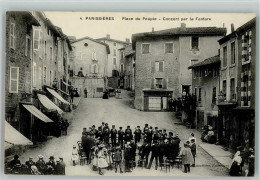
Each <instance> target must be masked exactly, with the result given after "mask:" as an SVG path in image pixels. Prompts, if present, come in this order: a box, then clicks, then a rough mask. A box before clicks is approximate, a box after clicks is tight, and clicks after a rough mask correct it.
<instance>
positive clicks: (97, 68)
mask: <svg viewBox="0 0 260 180" xmlns="http://www.w3.org/2000/svg"><path fill="white" fill-rule="evenodd" d="M98 70H99V67H98V64H97V65H96V71H97V72H96V73H98Z"/></svg>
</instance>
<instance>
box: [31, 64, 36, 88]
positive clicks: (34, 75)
mask: <svg viewBox="0 0 260 180" xmlns="http://www.w3.org/2000/svg"><path fill="white" fill-rule="evenodd" d="M32 78H33V87H36V63H35V62H34V63H33V77H32Z"/></svg>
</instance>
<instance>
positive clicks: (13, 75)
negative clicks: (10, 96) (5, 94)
mask: <svg viewBox="0 0 260 180" xmlns="http://www.w3.org/2000/svg"><path fill="white" fill-rule="evenodd" d="M18 84H19V67H10V84H9V93H18Z"/></svg>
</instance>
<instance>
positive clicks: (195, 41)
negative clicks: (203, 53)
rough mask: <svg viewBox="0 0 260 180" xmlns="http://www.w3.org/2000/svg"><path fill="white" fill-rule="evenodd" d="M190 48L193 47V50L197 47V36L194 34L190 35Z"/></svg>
mask: <svg viewBox="0 0 260 180" xmlns="http://www.w3.org/2000/svg"><path fill="white" fill-rule="evenodd" d="M191 49H195V50H198V49H199V37H196V36H193V37H191Z"/></svg>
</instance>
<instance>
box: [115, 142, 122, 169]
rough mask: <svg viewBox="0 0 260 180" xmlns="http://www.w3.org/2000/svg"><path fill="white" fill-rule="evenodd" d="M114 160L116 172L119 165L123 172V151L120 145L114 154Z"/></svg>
mask: <svg viewBox="0 0 260 180" xmlns="http://www.w3.org/2000/svg"><path fill="white" fill-rule="evenodd" d="M114 161H115V168H116V171H115V172H116V173H117V168H118V166H119V168H120V173H123V171H122V151H121V148H120V146H119V147H117V148H116V152H115V154H114Z"/></svg>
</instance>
